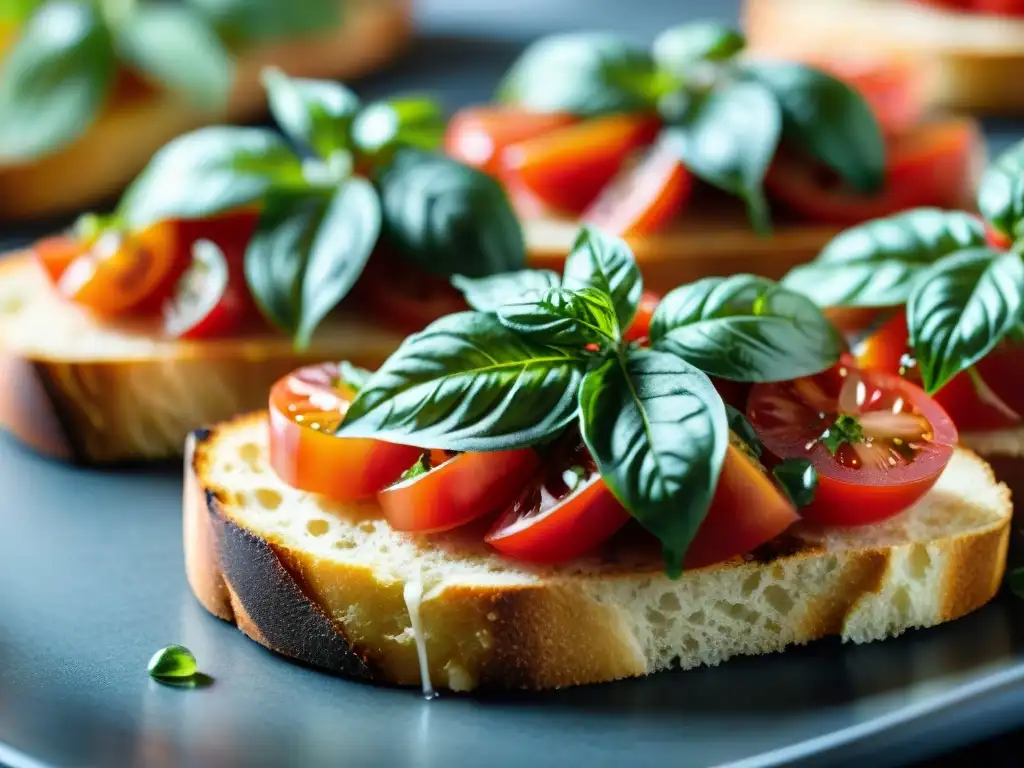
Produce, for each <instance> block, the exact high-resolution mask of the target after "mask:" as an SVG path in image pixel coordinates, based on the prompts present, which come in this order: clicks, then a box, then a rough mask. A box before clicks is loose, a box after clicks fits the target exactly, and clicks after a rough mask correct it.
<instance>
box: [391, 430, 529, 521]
mask: <svg viewBox="0 0 1024 768" xmlns="http://www.w3.org/2000/svg"><path fill="white" fill-rule="evenodd" d="M412 463H413V462H411V461H410V462H408V464H407V465H406V466H407V467H408V466H411V465H412ZM539 466H540V457H539V456H538V455H537V452H536V451H534V450H533V449H532V448H519V449H515V450H510V451H488V452H486V453H460V454H458V455H456V456H454V457H452V458H450V459H448V460H446V461H443V462H442V463H440V464H439V465H437V466H434V467H432V468H431V469H430V470H429V471H427V472H425V473H423V474H420V475H416V476H415V477H411V478H409V479H408V480H403V481H401V482H398V483H395V484H394V485H391V486H389V487H388V488H385V489H384V490H383V491H381V492H380V493H379V494H377V500H378V501H379V502H380V506H381V508H382V509H383V510H384V516H385V517H386V518H387V521H388V523H390V524H391V527H392V528H394V529H395V530H397V531H415V532H416V533H433V532H437V531H446V530H449V529H450V528H457V527H458V526H460V525H464V524H465V523H468V522H470V521H471V520H475V519H476V518H478V517H482V516H483V515H486V514H488V513H489V512H493V511H495V510H496V509H503V508H504V507H506V506H507V505H508V504H510V503H511V502H512V500H513V499H514V498H515V497H516V496H517V495H518V494H519V493H520V492H521V491H522V489H523V486H524V485H525V484H526V483H527V481H528V480H529V479H530V477H531V476H532V475H533V474H534V472H536V471H537V467H539Z"/></svg>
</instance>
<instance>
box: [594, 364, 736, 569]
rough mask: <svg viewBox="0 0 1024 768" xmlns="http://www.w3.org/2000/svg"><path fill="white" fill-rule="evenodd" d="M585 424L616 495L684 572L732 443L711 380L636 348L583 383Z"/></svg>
mask: <svg viewBox="0 0 1024 768" xmlns="http://www.w3.org/2000/svg"><path fill="white" fill-rule="evenodd" d="M580 423H581V428H582V433H583V440H584V442H585V443H586V445H587V448H588V449H589V450H590V453H591V454H592V455H593V457H594V461H595V462H596V463H597V468H598V470H599V471H600V472H601V477H602V478H604V481H605V483H607V485H608V488H609V490H611V492H612V493H613V494H615V496H616V498H618V499H619V501H621V502H622V504H623V506H625V508H626V509H627V510H629V513H630V514H631V515H632V516H633V517H634V518H636V520H637V521H638V522H639V523H640V524H641V525H643V526H644V528H646V529H647V530H648V531H650V532H651V533H653V534H654V535H655V536H657V537H658V539H659V541H661V544H662V549H663V550H664V552H665V560H666V564H667V566H668V568H669V571H670V573H671V574H673V575H677V574H678V573H679V572H680V570H681V568H682V563H683V557H684V556H685V555H686V550H687V548H688V547H689V546H690V542H691V541H692V540H693V537H694V535H695V534H696V533H697V529H698V528H699V527H700V524H701V523H702V522H703V521H704V517H705V516H706V515H707V511H708V507H709V505H710V504H711V498H712V496H713V494H714V492H715V486H716V485H717V483H718V474H719V472H720V470H721V467H722V462H723V460H724V459H725V451H726V447H727V446H728V444H729V427H728V424H727V423H726V416H725V408H724V406H723V403H722V399H721V398H720V397H719V396H718V393H717V392H716V391H715V388H714V386H713V385H712V384H711V381H710V380H709V379H708V377H707V376H705V375H704V374H703V373H701V372H700V371H699V370H697V369H696V368H694V367H693V366H692V365H690V364H689V363H687V362H686V361H685V360H682V359H680V358H678V357H676V356H675V355H671V354H669V353H667V352H659V351H657V350H650V349H643V348H638V347H633V348H630V349H629V350H628V352H627V353H626V357H625V358H624V359H620V358H615V359H612V360H608V361H607V362H606V363H605V364H604V365H602V366H601V367H600V368H598V369H596V370H593V371H591V372H589V373H588V374H587V375H586V376H585V377H584V378H583V386H582V388H581V390H580Z"/></svg>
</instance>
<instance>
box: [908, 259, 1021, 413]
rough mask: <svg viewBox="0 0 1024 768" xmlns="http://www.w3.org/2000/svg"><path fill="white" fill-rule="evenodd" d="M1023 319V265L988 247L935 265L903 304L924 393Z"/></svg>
mask: <svg viewBox="0 0 1024 768" xmlns="http://www.w3.org/2000/svg"><path fill="white" fill-rule="evenodd" d="M1022 316H1024V262H1022V261H1021V256H1020V255H1019V254H1016V253H1004V254H1000V253H999V252H998V251H994V250H992V249H990V248H973V249H971V250H968V251H961V252H960V253H957V254H954V255H952V256H950V257H948V258H945V259H943V260H942V261H940V262H938V263H936V264H934V265H933V266H932V267H931V268H930V269H928V270H927V271H926V272H925V273H924V274H922V275H921V279H920V280H919V281H918V283H917V286H916V287H915V288H914V291H913V293H911V294H910V299H909V301H908V302H907V327H908V329H909V331H910V348H911V349H912V350H913V353H914V357H915V358H916V359H917V366H918V370H919V371H920V373H921V381H922V384H923V386H924V388H925V390H926V391H927V392H928V393H929V394H933V393H935V392H937V391H938V390H939V389H941V388H942V386H943V385H944V384H945V383H946V382H948V381H949V380H950V379H952V378H953V377H954V376H956V374H958V373H960V371H963V370H965V369H967V368H969V367H970V366H972V365H974V364H975V363H976V362H978V361H979V360H981V358H983V357H984V356H985V355H987V354H988V353H989V352H990V351H991V350H992V349H993V348H994V347H995V346H996V345H997V344H998V343H999V342H1000V341H1002V339H1003V338H1004V337H1006V336H1007V335H1008V334H1010V333H1011V332H1012V331H1013V329H1014V327H1015V326H1016V325H1017V324H1018V323H1020V322H1021V319H1022Z"/></svg>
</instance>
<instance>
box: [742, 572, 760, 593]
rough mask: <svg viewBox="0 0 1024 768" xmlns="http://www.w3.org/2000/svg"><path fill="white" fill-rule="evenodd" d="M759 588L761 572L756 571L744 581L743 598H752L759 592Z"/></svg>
mask: <svg viewBox="0 0 1024 768" xmlns="http://www.w3.org/2000/svg"><path fill="white" fill-rule="evenodd" d="M759 586H761V572H760V571H754V572H753V573H752V574H750V575H749V576H747V578H746V579H744V580H743V586H742V588H741V589H742V590H743V596H744V597H750V596H751V595H752V594H754V592H756V591H757V588H758V587H759Z"/></svg>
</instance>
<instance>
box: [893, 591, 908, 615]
mask: <svg viewBox="0 0 1024 768" xmlns="http://www.w3.org/2000/svg"><path fill="white" fill-rule="evenodd" d="M891 602H892V607H893V608H895V609H896V612H897V613H898V614H899V616H900V619H901V620H902V621H906V618H907V617H908V616H909V615H910V595H909V594H907V589H906V587H900V588H899V589H897V590H896V591H895V592H894V593H893V596H892V600H891Z"/></svg>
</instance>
